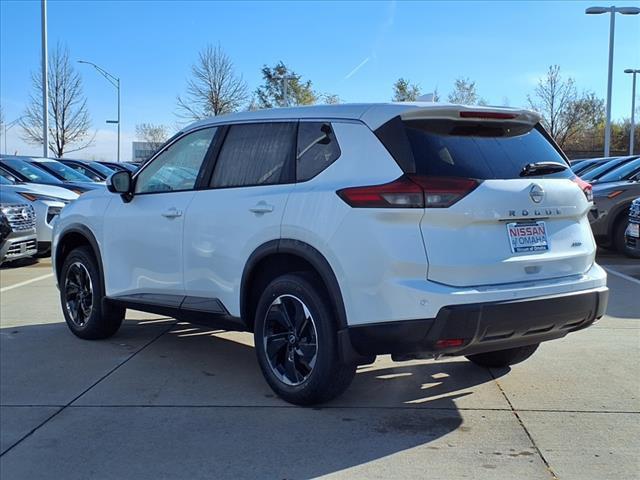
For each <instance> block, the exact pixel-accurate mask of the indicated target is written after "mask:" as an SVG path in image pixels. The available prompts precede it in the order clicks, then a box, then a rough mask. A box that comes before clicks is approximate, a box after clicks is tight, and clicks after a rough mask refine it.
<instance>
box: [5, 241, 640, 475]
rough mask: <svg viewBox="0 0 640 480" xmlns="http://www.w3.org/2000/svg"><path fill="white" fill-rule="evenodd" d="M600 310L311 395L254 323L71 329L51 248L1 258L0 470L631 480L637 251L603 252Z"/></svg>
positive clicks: (137, 322) (131, 316)
mask: <svg viewBox="0 0 640 480" xmlns="http://www.w3.org/2000/svg"><path fill="white" fill-rule="evenodd" d="M600 261H601V263H602V264H603V265H605V266H607V268H608V269H609V271H610V272H613V273H610V275H609V286H610V288H611V296H610V304H609V309H608V311H607V315H606V316H605V317H604V318H603V319H602V320H601V321H600V322H599V323H598V324H596V325H595V326H593V327H591V328H589V329H587V330H585V331H581V332H577V333H574V334H571V335H570V336H568V337H566V338H565V339H562V340H557V341H553V342H549V343H547V344H544V345H542V346H541V348H540V349H539V350H538V352H537V353H536V355H534V357H532V358H531V359H530V360H529V361H527V362H525V363H523V364H520V365H516V366H514V367H513V368H512V369H511V370H508V369H505V370H488V369H484V368H481V367H477V366H474V365H472V364H471V363H470V362H467V361H466V360H464V359H446V360H439V361H414V362H405V363H393V362H391V361H390V359H389V358H388V357H382V358H379V359H378V361H377V362H376V363H375V364H374V365H371V366H365V367H361V368H360V369H359V373H358V375H357V376H356V380H355V381H354V383H353V385H352V387H351V388H350V389H349V390H348V391H347V393H346V394H345V395H343V396H342V397H340V398H338V399H337V400H335V401H333V402H332V403H330V404H328V405H325V406H323V407H322V408H309V409H303V408H299V407H294V406H291V405H289V404H286V403H284V402H283V401H281V400H279V399H278V398H276V397H275V396H274V395H273V394H272V392H271V391H270V390H269V388H268V386H267V384H266V383H265V381H264V380H263V378H262V376H261V374H260V372H259V369H258V366H257V363H256V361H255V356H254V352H253V348H252V338H251V335H249V334H246V333H228V332H221V331H210V330H202V329H200V328H197V327H195V326H192V325H189V324H183V323H176V322H175V321H174V320H172V319H170V318H164V317H158V316H152V315H147V314H142V313H139V312H134V311H129V312H128V314H127V321H126V322H125V324H124V326H123V327H122V329H121V330H120V332H119V333H118V334H117V335H116V336H114V337H113V338H111V339H109V340H107V341H97V342H90V341H82V340H79V339H77V338H75V337H74V336H72V335H71V333H70V332H68V330H67V328H66V326H65V324H64V320H63V317H62V313H61V311H60V307H59V303H58V297H57V289H56V287H55V285H54V280H53V277H52V276H51V275H50V272H51V270H50V262H49V261H48V259H47V260H41V261H40V262H39V263H37V264H33V265H30V266H23V267H21V268H3V269H2V270H0V297H1V302H0V387H1V388H0V402H1V407H0V433H1V435H0V450H1V452H2V454H1V455H2V456H1V457H0V476H1V477H2V478H3V479H6V480H8V479H23V478H24V479H26V478H28V479H37V478H60V479H62V478H64V479H76V478H77V479H86V478H98V479H103V478H104V479H106V478H113V479H123V478H136V479H141V478H153V479H161V478H188V479H194V478H210V479H211V478H214V479H220V478H233V479H242V478H265V479H294V478H311V477H327V478H384V479H390V478H434V479H442V478H447V479H454V478H455V479H458V478H460V479H462V478H466V479H469V478H479V479H491V478H496V479H507V478H508V479H511V478H513V479H554V478H560V479H580V480H584V479H605V478H607V479H614V478H615V479H619V480H622V479H634V478H638V476H639V472H640V375H639V374H638V372H639V371H640V368H639V367H640V281H639V280H638V279H640V262H639V261H637V260H629V259H624V258H621V257H618V256H616V255H613V254H603V255H602V256H601V258H600Z"/></svg>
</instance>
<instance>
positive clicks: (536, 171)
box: [520, 162, 567, 177]
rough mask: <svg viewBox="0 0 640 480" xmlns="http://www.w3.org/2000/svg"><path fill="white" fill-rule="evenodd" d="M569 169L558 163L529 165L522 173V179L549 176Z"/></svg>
mask: <svg viewBox="0 0 640 480" xmlns="http://www.w3.org/2000/svg"><path fill="white" fill-rule="evenodd" d="M566 169H567V166H566V165H564V164H562V163H558V162H535V163H527V164H526V165H525V166H524V168H523V169H522V170H521V171H520V176H521V177H533V176H535V175H549V174H550V173H558V172H562V171H564V170H566Z"/></svg>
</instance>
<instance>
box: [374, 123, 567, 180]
mask: <svg viewBox="0 0 640 480" xmlns="http://www.w3.org/2000/svg"><path fill="white" fill-rule="evenodd" d="M392 121H393V120H392ZM396 122H397V120H396ZM401 123H402V126H403V129H402V131H403V133H404V138H403V135H401V134H400V133H399V128H398V127H399V125H398V124H396V127H395V129H394V130H395V132H394V133H393V135H390V134H389V130H390V129H389V128H388V127H387V130H386V131H385V130H382V132H381V134H378V138H380V140H381V141H382V142H383V143H385V146H387V149H388V150H389V152H390V153H391V154H392V155H393V156H394V157H395V158H396V160H397V161H398V164H399V165H400V166H401V167H402V168H403V170H404V171H405V173H415V174H419V175H429V176H438V177H442V176H444V177H465V178H476V179H481V180H484V179H508V178H519V177H520V172H521V171H522V169H523V168H524V167H525V166H526V165H527V164H528V163H535V162H558V163H562V164H564V165H566V161H565V159H564V158H563V156H562V155H561V154H560V152H559V151H558V150H557V149H556V148H555V147H554V145H553V144H552V143H551V142H549V140H547V138H546V137H545V134H544V133H543V131H542V129H541V127H539V126H535V127H532V126H531V125H528V124H522V123H515V122H460V121H454V120H408V121H402V122H401ZM380 128H381V129H384V128H385V125H383V126H382V127H380ZM377 133H378V132H377ZM390 140H391V141H393V142H394V143H395V145H392V146H391V147H390V146H389V145H388V142H389V141H390ZM403 141H405V142H406V143H407V145H405V146H402V145H399V144H398V143H399V142H403ZM398 156H401V157H402V158H401V159H398ZM572 175H573V174H572V172H571V170H570V169H569V168H567V170H565V171H563V172H559V173H555V174H552V175H545V176H546V177H570V176H572Z"/></svg>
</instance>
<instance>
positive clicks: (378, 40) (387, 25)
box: [344, 0, 397, 80]
mask: <svg viewBox="0 0 640 480" xmlns="http://www.w3.org/2000/svg"><path fill="white" fill-rule="evenodd" d="M396 7H397V2H396V0H392V1H391V2H389V4H388V11H387V16H386V17H385V19H384V21H383V22H382V23H381V24H380V26H379V27H378V32H377V33H376V37H375V39H374V41H373V45H372V48H371V54H370V55H369V56H368V57H366V58H365V59H364V60H362V62H360V63H359V64H358V65H357V66H356V67H355V68H354V69H353V70H351V71H350V72H349V73H348V74H347V75H346V76H345V77H344V79H345V80H348V79H350V78H351V77H352V76H353V75H355V74H356V73H357V72H358V70H360V69H361V68H362V67H364V66H365V65H366V64H367V63H368V62H369V60H371V59H374V60H375V59H376V58H377V57H378V48H379V47H380V45H381V44H382V42H383V41H384V38H385V37H386V35H387V33H388V32H389V30H391V27H393V24H394V22H395V18H396Z"/></svg>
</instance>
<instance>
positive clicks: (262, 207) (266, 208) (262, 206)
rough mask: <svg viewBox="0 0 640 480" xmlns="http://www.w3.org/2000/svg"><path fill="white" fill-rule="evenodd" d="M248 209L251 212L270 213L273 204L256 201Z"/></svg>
mask: <svg viewBox="0 0 640 480" xmlns="http://www.w3.org/2000/svg"><path fill="white" fill-rule="evenodd" d="M249 211H250V212H253V213H270V212H273V205H269V204H268V203H266V202H258V203H256V204H255V205H254V206H253V207H251V208H250V209H249Z"/></svg>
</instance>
